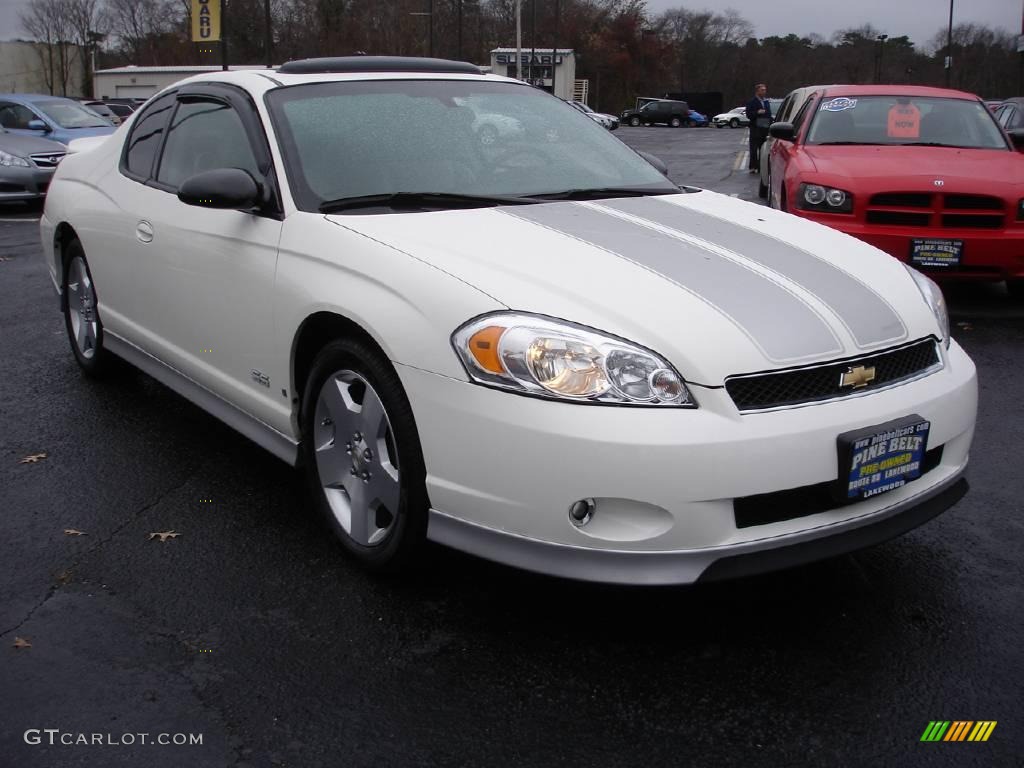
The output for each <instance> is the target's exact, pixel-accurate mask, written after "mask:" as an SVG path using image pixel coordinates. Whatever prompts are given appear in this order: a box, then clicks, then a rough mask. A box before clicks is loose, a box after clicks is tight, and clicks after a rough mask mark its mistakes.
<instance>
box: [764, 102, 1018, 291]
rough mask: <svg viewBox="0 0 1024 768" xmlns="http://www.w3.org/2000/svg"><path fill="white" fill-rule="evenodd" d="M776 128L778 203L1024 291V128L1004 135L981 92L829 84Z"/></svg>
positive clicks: (947, 272) (950, 269) (947, 268)
mask: <svg viewBox="0 0 1024 768" xmlns="http://www.w3.org/2000/svg"><path fill="white" fill-rule="evenodd" d="M771 133H772V135H773V136H774V137H775V138H776V139H779V140H778V141H774V142H772V148H771V156H770V158H769V166H770V176H769V182H768V186H769V193H768V194H769V201H770V203H771V205H772V207H774V208H781V209H782V210H785V211H789V212H790V213H794V214H796V215H797V216H803V217H804V218H808V219H812V220H814V221H817V222H819V223H821V224H826V225H828V226H830V227H834V228H835V229H838V230H841V231H843V232H845V233H847V234H849V235H853V236H854V237H858V238H860V239H861V240H864V241H866V242H868V243H871V244H872V245H874V246H875V247H877V248H880V249H882V250H883V251H885V252H887V253H889V254H891V255H892V256H895V257H896V258H897V259H900V260H901V261H905V262H908V263H910V264H912V265H914V266H915V267H917V268H919V269H921V270H922V271H925V272H928V273H930V274H932V275H935V276H940V277H941V276H946V277H954V276H955V277H957V278H970V279H982V280H1006V281H1007V285H1008V286H1009V288H1010V291H1011V292H1012V293H1014V294H1017V295H1019V296H1024V154H1021V153H1020V152H1018V151H1016V147H1020V146H1022V145H1024V131H1021V132H1018V131H1013V132H1010V134H1007V133H1005V132H1004V131H1003V129H1002V128H1000V126H999V125H998V123H997V122H996V121H995V119H994V118H993V117H992V114H991V112H990V111H989V110H988V109H986V108H985V104H984V103H983V102H982V101H981V100H980V99H978V97H977V96H972V95H971V94H968V93H963V92H961V91H951V90H945V89H940V88H924V87H917V86H905V85H876V86H854V85H844V86H828V87H823V88H821V89H820V90H819V91H816V92H815V93H812V94H811V95H810V96H809V97H808V98H807V100H806V101H805V102H804V104H803V106H802V107H801V108H800V110H799V111H798V112H797V114H796V116H795V117H794V118H793V121H792V122H790V123H775V124H774V125H773V126H772V127H771Z"/></svg>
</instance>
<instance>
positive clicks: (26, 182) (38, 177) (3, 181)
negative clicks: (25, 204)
mask: <svg viewBox="0 0 1024 768" xmlns="http://www.w3.org/2000/svg"><path fill="white" fill-rule="evenodd" d="M54 170H55V169H53V168H37V167H35V166H32V167H30V168H21V167H16V166H9V165H5V166H3V167H0V202H8V201H18V200H38V199H39V198H41V197H44V196H45V195H46V190H47V189H48V188H49V186H50V180H51V179H52V178H53V173H54Z"/></svg>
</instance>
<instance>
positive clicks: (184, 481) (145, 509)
mask: <svg viewBox="0 0 1024 768" xmlns="http://www.w3.org/2000/svg"><path fill="white" fill-rule="evenodd" d="M195 471H196V470H195V468H194V467H192V468H189V470H188V471H187V472H186V473H185V475H184V477H183V478H182V479H181V480H180V481H179V482H177V483H175V484H174V485H173V486H171V487H170V488H168V489H167V490H166V491H163V492H161V493H160V494H159V495H158V496H157V497H156V498H155V499H154V500H153V501H151V502H149V503H148V504H144V505H143V506H141V507H139V509H137V510H136V511H135V512H133V513H132V514H131V516H130V517H129V518H128V519H127V520H125V521H124V522H123V523H121V524H120V525H118V526H117V527H116V528H114V530H113V531H111V533H110V535H108V536H107V537H105V538H103V539H100V540H99V541H97V542H96V544H95V545H93V546H92V547H90V548H89V549H87V550H85V551H84V552H80V553H79V554H78V555H77V556H76V557H75V559H74V560H73V561H72V563H71V564H70V565H69V566H67V567H66V568H65V569H64V570H65V571H72V570H74V569H75V568H77V567H78V564H79V563H80V562H81V561H82V560H83V559H84V558H86V557H88V556H89V555H91V554H92V553H94V552H96V551H97V550H99V549H100V547H103V546H105V545H106V544H109V543H110V542H111V541H112V540H113V539H114V537H115V536H117V534H119V533H120V532H121V531H123V530H124V529H125V528H127V527H128V526H129V525H131V524H132V523H135V522H138V521H139V519H140V518H141V517H142V516H143V515H144V514H145V513H146V512H148V511H149V510H151V509H153V507H155V506H156V505H158V504H159V503H160V502H161V501H163V500H164V499H166V498H167V497H168V496H170V495H171V494H172V493H174V492H175V491H178V490H180V489H181V488H184V487H185V485H186V484H187V483H188V481H189V480H191V479H192V476H193V475H194V474H195ZM61 586H63V585H60V584H51V585H50V587H49V588H48V589H47V591H46V595H45V596H44V597H43V599H42V600H40V601H39V602H38V603H36V604H35V605H34V606H33V607H32V608H31V609H29V612H28V613H27V614H25V618H23V619H22V620H21V621H19V622H18V623H17V624H15V625H14V626H13V627H11V628H10V629H5V630H3V631H2V632H0V639H3V638H5V637H7V636H8V635H9V634H11V633H12V632H17V631H18V630H19V629H21V628H22V627H23V626H24V625H25V624H27V623H28V621H29V620H30V619H31V618H32V616H33V615H34V614H35V612H36V611H38V610H39V609H40V608H42V607H43V606H44V605H45V604H46V602H47V601H48V600H49V599H50V598H52V597H53V596H54V595H55V594H57V591H58V590H59V589H60V588H61Z"/></svg>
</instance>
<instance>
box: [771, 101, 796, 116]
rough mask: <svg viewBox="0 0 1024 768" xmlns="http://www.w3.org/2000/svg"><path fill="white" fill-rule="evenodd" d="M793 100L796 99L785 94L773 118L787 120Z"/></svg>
mask: <svg viewBox="0 0 1024 768" xmlns="http://www.w3.org/2000/svg"><path fill="white" fill-rule="evenodd" d="M794 101H796V99H795V98H793V97H792V96H787V97H786V98H785V99H784V100H783V102H782V103H781V104H780V105H779V111H778V112H776V113H775V119H776V120H779V121H781V122H786V121H788V120H789V113H790V112H791V111H792V108H793V102H794Z"/></svg>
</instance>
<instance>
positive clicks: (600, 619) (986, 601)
mask: <svg viewBox="0 0 1024 768" xmlns="http://www.w3.org/2000/svg"><path fill="white" fill-rule="evenodd" d="M617 135H618V136H620V138H622V139H623V140H624V141H626V142H627V143H629V144H631V145H633V146H635V147H637V148H639V149H643V150H645V151H649V152H652V153H654V154H656V155H658V156H660V157H661V158H662V159H663V160H665V162H666V163H667V164H668V166H669V170H670V175H671V176H672V178H673V179H674V180H675V181H677V182H680V183H686V184H693V185H697V186H704V187H708V188H710V189H713V190H716V191H720V192H723V193H725V194H733V195H737V196H739V197H741V198H745V199H750V200H756V177H754V176H750V175H748V174H747V173H746V171H745V170H744V169H743V168H739V169H737V165H738V164H739V160H740V158H739V157H738V153H740V152H742V151H743V150H744V149H745V138H746V135H745V132H744V131H738V130H737V131H733V130H715V129H676V130H673V129H669V128H663V129H659V128H622V129H620V130H619V131H618V133H617ZM35 217H36V214H32V213H30V212H26V211H23V210H22V209H21V208H19V207H16V206H10V207H8V208H4V207H2V206H0V359H2V360H3V365H2V368H0V370H2V375H0V508H2V510H3V515H2V516H0V690H2V691H3V692H4V693H5V694H6V695H5V700H6V707H5V708H4V713H3V715H2V716H0V766H2V768H7V766H11V767H12V768H13V767H14V766H18V768H35V767H36V766H40V767H43V766H45V767H46V768H50V767H54V766H56V767H60V766H101V767H103V768H106V767H107V766H113V767H116V766H146V767H147V768H149V767H153V768H164V767H166V768H171V767H173V768H180V767H181V766H190V767H193V766H194V767H195V768H207V767H208V766H209V767H213V766H240V767H241V766H297V767H300V768H316V767H317V766H322V767H325V768H334V767H335V766H375V767H377V766H391V765H394V766H504V765H523V766H527V765H528V766H581V765H594V766H683V765H685V766H711V765H715V766H751V765H764V766H773V767H774V766H790V765H792V766H818V765H821V766H832V765H857V766H859V765H865V766H868V765H870V766H874V765H878V766H882V765H886V766H888V765H927V766H941V765H949V766H964V765H984V766H1008V765H1020V764H1021V763H1020V756H1021V755H1024V704H1022V700H1021V695H1020V693H1021V691H1022V690H1024V664H1022V663H1021V637H1022V636H1024V615H1022V611H1021V606H1022V605H1024V558H1022V557H1021V551H1022V550H1024V522H1022V504H1021V499H1022V498H1024V473H1022V472H1021V460H1020V445H1021V444H1022V441H1024V419H1022V417H1021V405H1020V404H1021V402H1022V400H1024V381H1022V379H1021V376H1020V371H1021V353H1022V351H1024V308H1022V307H1021V306H1020V305H1016V304H1013V303H1012V302H1011V301H1010V300H1009V298H1008V297H1007V296H1006V295H1005V292H1004V291H1003V289H1002V287H1001V286H965V287H962V286H957V287H953V288H951V289H950V290H949V298H950V301H951V304H952V310H953V313H954V321H955V328H954V332H955V336H956V337H957V339H958V341H960V343H961V344H963V345H964V346H965V347H966V349H967V351H968V352H969V353H970V354H971V355H972V356H973V358H974V360H975V362H976V363H977V365H978V368H979V380H980V386H981V405H980V414H979V421H978V427H977V433H976V437H975V442H974V450H973V453H972V464H971V467H970V469H969V472H968V478H969V480H970V482H971V486H972V488H971V491H970V493H969V495H968V496H967V497H966V498H965V499H964V500H963V501H962V502H961V503H959V504H958V505H957V506H956V507H954V508H953V509H952V510H950V511H949V512H947V513H946V514H944V515H942V516H940V517H939V518H937V519H936V520H934V521H932V522H930V523H928V524H927V525H925V526H924V527H922V528H920V529H917V530H915V531H913V532H911V533H909V534H907V535H906V536H903V537H901V538H899V539H897V540H895V541H892V542H889V543H887V544H883V545H881V546H878V547H875V548H873V549H870V550H866V551H863V552H860V553H857V554H854V555H849V556H845V557H841V558H838V559H834V560H830V561H826V562H823V563H819V564H815V565H811V566H806V567H803V568H799V569H795V570H791V571H787V572H783V573H777V574H772V575H768V576H762V577H757V578H750V579H745V580H740V581H734V582H727V583H719V584H714V585H709V586H699V587H693V588H671V589H669V588H665V589H632V588H631V589H626V588H612V587H604V586H594V585H589V584H578V583H573V582H568V581H562V580H557V579H551V578H546V577H540V576H535V575H532V574H527V573H523V572H520V571H515V570H512V569H509V568H505V567H501V566H496V565H491V564H488V563H485V562H481V561H478V560H475V559H473V558H470V557H468V556H463V555H460V554H457V553H455V552H451V551H448V550H444V549H442V548H439V547H435V548H433V549H432V551H431V553H430V561H429V567H427V568H426V569H424V570H423V571H422V572H421V573H419V574H418V575H417V576H416V577H415V578H410V579H404V580H395V579H391V580H379V579H374V578H371V577H369V576H367V575H365V574H364V573H362V572H361V571H360V570H358V569H357V568H356V567H354V566H353V565H352V564H351V563H350V562H349V561H347V560H346V559H345V558H344V557H343V556H342V554H341V552H340V549H339V547H338V546H336V545H335V544H334V543H333V541H332V539H331V537H330V534H329V533H328V531H327V530H326V529H325V528H324V527H322V526H321V524H320V523H319V522H318V521H317V520H316V519H315V518H314V516H313V514H312V511H311V510H310V508H309V506H308V504H307V503H306V501H305V497H304V494H303V491H302V489H301V483H300V482H299V477H298V475H297V474H295V473H294V472H293V471H292V470H290V469H289V468H288V467H286V466H285V465H283V464H281V463H280V462H278V461H277V460H275V459H274V458H272V457H271V456H270V455H269V454H266V453H264V452H263V451H262V450H261V449H259V448H257V447H256V446H254V445H253V444H251V443H249V442H248V441H247V440H245V439H244V438H242V437H240V436H238V435H237V434H235V433H234V432H232V431H231V430H229V429H228V428H227V427H225V426H222V425H221V424H220V423H219V422H218V421H216V420H215V419H214V418H213V417H211V416H208V415H206V414H205V413H204V412H202V411H200V410H199V409H198V408H196V407H194V406H192V405H191V404H190V403H188V402H187V401H185V400H183V399H182V398H180V397H178V396H177V395H175V394H173V393H171V392H170V391H168V390H167V389H165V388H164V387H162V386H161V385H159V384H157V383H156V382H154V381H153V380H152V379H150V378H148V377H147V376H145V375H143V374H141V373H134V372H131V371H126V372H125V373H124V374H122V375H120V376H118V377H116V378H114V379H113V380H110V381H104V382H95V381H91V380H87V379H84V378H83V377H82V376H81V375H80V374H79V372H78V369H77V367H76V366H75V363H74V361H73V358H72V356H71V354H70V352H69V351H68V348H67V340H66V338H65V336H64V330H63V324H62V320H61V317H60V315H59V313H58V312H57V305H56V301H55V298H54V294H53V291H52V287H51V284H50V281H49V278H48V276H47V273H46V270H45V268H44V266H43V264H42V262H41V260H40V259H39V254H38V251H39V246H38V231H37V228H36V223H35V221H34V219H35ZM39 454H45V457H39V458H38V460H37V461H29V462H27V463H22V460H23V459H24V458H25V457H29V456H38V455H39ZM67 530H70V531H78V532H82V533H84V534H85V535H74V534H66V533H65V531H67ZM167 531H175V532H178V533H179V534H180V536H178V537H176V538H170V539H168V540H167V541H166V542H164V543H161V542H160V541H158V540H151V539H150V534H151V533H154V532H167ZM16 638H20V639H21V640H22V641H24V642H26V643H29V644H30V645H31V647H21V648H17V647H15V639H16ZM19 644H22V643H19ZM936 719H941V720H995V721H998V726H997V727H996V728H995V730H994V732H993V733H992V736H991V737H990V739H989V741H988V742H985V743H921V742H920V741H919V739H920V737H921V735H922V732H923V731H924V729H925V727H926V725H927V724H928V722H929V721H931V720H936ZM28 729H40V730H41V731H42V729H59V730H60V731H61V732H64V733H67V732H70V733H72V734H79V733H84V734H93V733H103V734H108V733H109V734H114V735H115V736H119V735H120V734H140V733H147V734H150V738H151V739H153V738H156V735H157V734H161V733H167V734H178V733H185V734H202V738H203V741H202V744H201V745H184V746H174V745H167V746H158V745H152V744H142V743H140V741H139V740H138V739H136V742H135V743H134V744H130V745H124V744H121V745H118V746H110V745H101V744H90V745H71V746H64V745H60V744H59V743H58V744H55V745H53V746H50V745H49V744H48V743H47V741H46V736H45V733H44V734H43V737H42V742H43V743H42V744H26V743H25V739H24V733H25V731H26V730H28Z"/></svg>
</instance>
